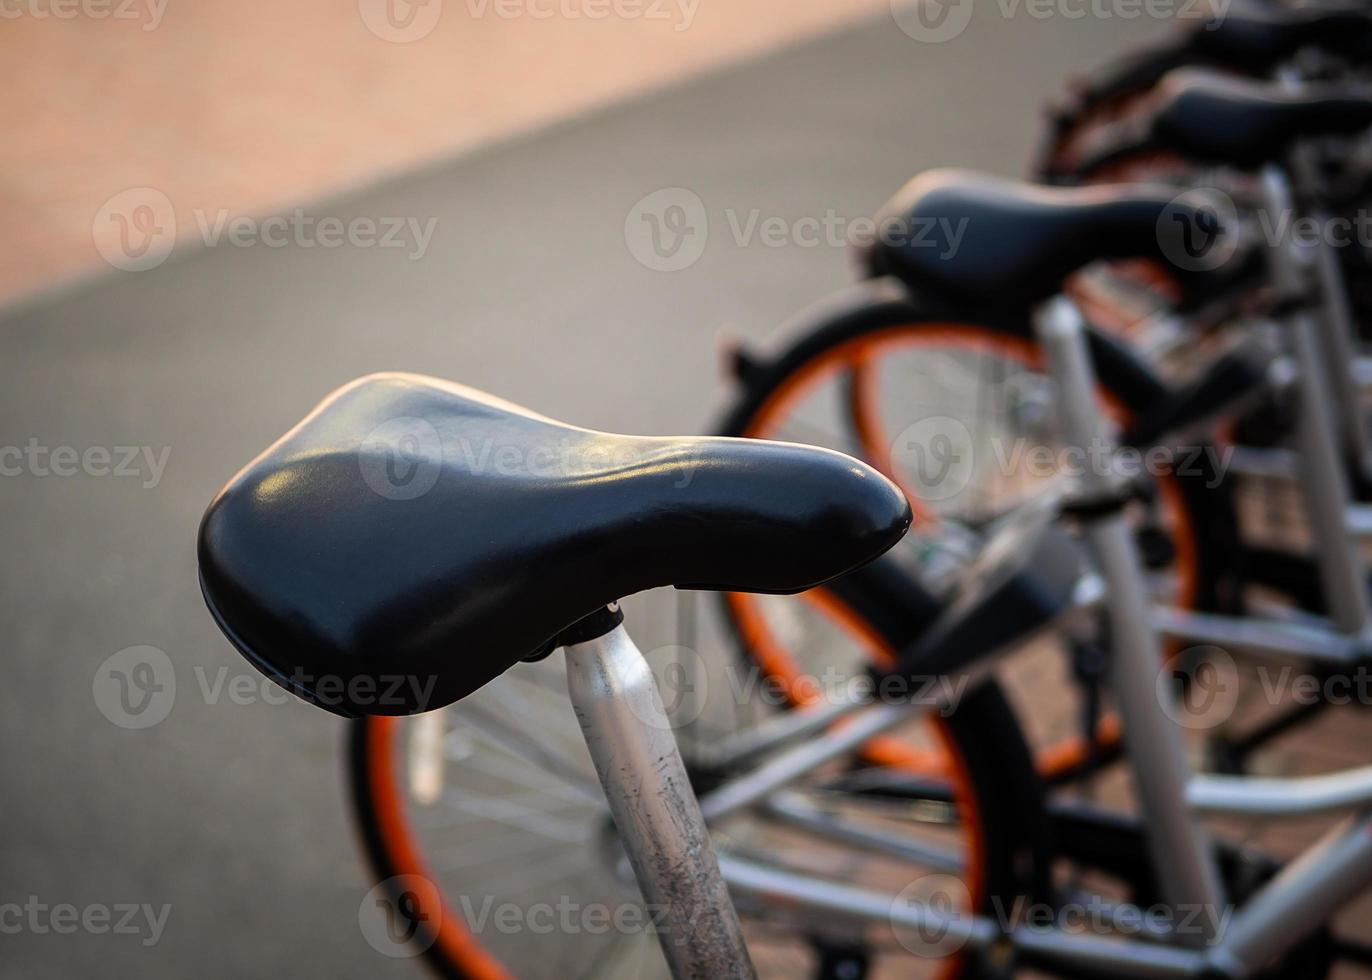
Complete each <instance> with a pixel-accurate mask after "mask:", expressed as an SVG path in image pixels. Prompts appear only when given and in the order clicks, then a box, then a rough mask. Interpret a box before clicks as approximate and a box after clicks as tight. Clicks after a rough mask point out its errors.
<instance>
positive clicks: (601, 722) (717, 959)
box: [566, 624, 756, 980]
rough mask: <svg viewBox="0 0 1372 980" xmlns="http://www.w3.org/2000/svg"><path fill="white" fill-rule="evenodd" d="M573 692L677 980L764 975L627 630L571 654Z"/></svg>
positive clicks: (640, 656) (654, 684)
mask: <svg viewBox="0 0 1372 980" xmlns="http://www.w3.org/2000/svg"><path fill="white" fill-rule="evenodd" d="M566 658H567V690H568V693H569V694H570V695H571V700H572V707H573V708H574V710H575V711H576V717H577V721H578V722H579V723H580V725H581V731H582V734H583V735H584V736H585V739H586V747H587V748H588V749H589V750H590V753H591V759H592V761H593V762H594V763H595V768H596V772H597V773H598V774H599V776H600V783H601V786H602V787H604V790H605V797H606V799H607V801H608V802H609V804H610V812H611V814H612V815H613V816H614V821H615V826H616V827H617V828H618V829H619V836H620V839H621V840H622V841H623V843H624V849H625V852H626V853H627V855H628V858H629V863H630V865H631V866H632V867H633V869H634V876H635V877H636V878H637V879H638V886H639V889H640V890H641V891H642V893H643V899H644V901H645V902H647V903H648V906H649V908H650V910H652V911H653V913H654V915H655V916H657V915H660V916H661V920H660V921H661V923H662V925H661V927H660V931H659V934H658V940H659V942H660V943H661V945H662V952H663V954H664V955H665V956H666V958H667V964H668V966H669V967H670V969H671V971H672V976H673V977H676V978H678V980H683V978H688V977H691V978H706V977H708V978H714V977H726V978H735V980H744V978H751V977H755V976H756V973H755V971H754V970H753V964H752V961H751V960H750V959H749V957H748V949H747V946H746V945H745V943H744V941H743V928H742V926H741V925H740V924H739V921H738V914H737V913H736V912H735V911H734V906H733V903H732V901H730V898H729V890H728V887H727V885H725V883H724V879H723V878H722V877H721V876H720V873H719V864H718V862H717V860H716V858H715V852H714V847H713V845H712V844H711V842H710V835H709V831H708V830H707V829H706V827H705V819H704V817H702V816H701V813H700V806H699V804H698V803H697V802H696V797H695V793H694V792H693V791H692V789H691V783H690V780H689V779H688V778H687V776H686V767H685V765H684V764H683V763H682V761H681V754H680V752H678V751H677V744H676V736H675V735H674V734H673V732H672V726H671V723H670V722H669V721H668V720H667V712H666V710H665V709H664V708H663V705H662V696H661V694H659V692H658V689H657V682H656V681H655V680H654V679H653V672H652V670H651V669H650V668H649V666H648V663H647V661H646V660H644V659H643V654H642V653H640V652H639V650H638V647H636V646H635V645H634V642H633V640H632V639H630V638H629V634H628V632H627V631H626V630H625V629H624V627H623V625H622V624H621V625H619V626H617V627H615V629H613V630H612V631H611V632H609V633H606V634H605V635H604V636H601V637H597V638H596V639H593V640H588V641H586V642H584V643H576V644H572V645H570V646H568V647H567V648H566Z"/></svg>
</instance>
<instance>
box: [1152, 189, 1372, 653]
mask: <svg viewBox="0 0 1372 980" xmlns="http://www.w3.org/2000/svg"><path fill="white" fill-rule="evenodd" d="M1261 178H1262V197H1263V207H1264V208H1265V209H1266V210H1267V212H1268V214H1270V215H1272V216H1274V222H1276V219H1278V218H1280V217H1281V216H1284V215H1291V214H1293V213H1294V207H1295V203H1296V202H1295V200H1294V196H1293V194H1292V192H1291V187H1290V183H1289V181H1288V179H1287V177H1286V174H1285V172H1284V171H1283V170H1282V169H1281V168H1280V167H1278V166H1276V165H1268V166H1267V167H1265V168H1264V169H1263V171H1262V175H1261ZM1276 224H1279V222H1276ZM1274 226H1275V224H1274ZM1268 257H1269V270H1270V275H1271V279H1272V282H1273V285H1274V287H1275V289H1276V292H1277V295H1278V297H1279V299H1281V300H1283V301H1285V302H1286V303H1288V304H1289V305H1291V306H1293V307H1294V308H1295V311H1294V312H1292V313H1290V314H1289V315H1288V316H1287V318H1286V322H1285V323H1284V324H1283V327H1284V332H1285V334H1286V336H1287V338H1288V342H1289V345H1290V350H1291V357H1292V359H1293V361H1294V364H1295V369H1296V371H1295V373H1296V379H1295V386H1296V389H1297V390H1296V396H1297V399H1298V411H1297V425H1296V433H1295V435H1296V439H1297V445H1296V448H1295V451H1294V452H1293V453H1292V466H1291V467H1290V468H1291V470H1292V471H1293V473H1292V475H1294V476H1296V477H1297V478H1298V479H1299V480H1300V482H1301V487H1302V489H1303V491H1304V494H1303V498H1304V502H1305V510H1306V515H1307V518H1308V521H1309V525H1310V531H1311V536H1312V538H1313V548H1312V551H1313V553H1314V556H1315V560H1316V564H1317V567H1318V569H1319V574H1320V584H1321V585H1322V586H1323V590H1324V594H1325V597H1326V600H1327V603H1328V607H1329V614H1328V621H1327V625H1325V624H1323V623H1320V624H1313V623H1312V624H1299V623H1285V622H1278V623H1272V624H1267V623H1263V624H1262V626H1261V628H1257V627H1256V625H1255V622H1254V621H1253V620H1250V619H1243V618H1237V617H1228V616H1215V615H1207V614H1202V613H1195V612H1191V611H1189V610H1181V609H1158V610H1155V612H1154V615H1153V623H1154V625H1155V627H1157V628H1158V629H1160V630H1162V631H1163V632H1164V633H1166V634H1167V635H1170V636H1173V637H1177V638H1179V639H1185V640H1191V641H1193V642H1202V643H1211V644H1214V645H1216V646H1221V647H1228V648H1230V649H1238V650H1243V651H1245V652H1250V653H1256V654H1259V655H1273V654H1276V655H1283V654H1292V655H1296V656H1302V657H1308V658H1312V659H1317V660H1321V661H1325V662H1329V663H1345V664H1347V663H1351V662H1355V661H1357V660H1358V659H1359V658H1361V657H1363V656H1366V655H1367V654H1368V652H1369V649H1370V648H1372V647H1370V645H1369V639H1372V602H1369V596H1368V587H1367V582H1368V577H1367V565H1366V563H1365V562H1364V560H1363V557H1362V554H1361V552H1360V551H1359V550H1358V545H1357V542H1356V540H1355V535H1354V533H1353V531H1354V530H1355V528H1354V525H1355V524H1356V523H1357V521H1358V519H1359V517H1360V511H1359V510H1358V509H1357V508H1355V507H1354V506H1353V505H1352V503H1351V499H1350V493H1349V489H1348V480H1347V474H1346V471H1345V469H1344V461H1343V455H1342V454H1341V452H1340V442H1341V441H1342V442H1343V443H1344V445H1345V447H1346V448H1347V451H1348V453H1349V455H1350V456H1352V457H1354V458H1355V459H1357V460H1365V459H1366V456H1365V455H1364V449H1363V443H1364V441H1365V440H1366V439H1367V425H1366V421H1365V420H1363V419H1362V417H1361V411H1362V409H1361V405H1360V404H1359V398H1358V392H1357V385H1356V384H1355V383H1354V378H1353V375H1352V373H1351V366H1352V364H1353V357H1352V354H1351V350H1352V348H1351V330H1352V324H1351V320H1350V318H1349V316H1348V310H1347V303H1346V296H1344V293H1343V283H1342V279H1341V277H1340V271H1339V269H1338V256H1337V255H1335V254H1333V252H1332V249H1331V248H1329V247H1327V243H1326V246H1322V247H1321V248H1320V249H1319V250H1317V254H1315V255H1313V256H1312V255H1311V254H1309V253H1307V252H1305V251H1303V250H1302V247H1301V245H1300V244H1299V243H1298V242H1296V241H1295V240H1294V239H1291V238H1290V237H1288V238H1287V239H1286V240H1283V241H1280V242H1273V243H1271V246H1270V247H1269V249H1268ZM1312 259H1313V260H1314V265H1315V268H1313V269H1312ZM1312 272H1313V273H1315V274H1317V275H1318V276H1319V285H1320V287H1321V289H1320V293H1321V295H1322V297H1323V301H1324V307H1325V308H1324V310H1323V314H1324V315H1323V316H1321V315H1320V314H1319V312H1317V311H1316V310H1314V309H1308V308H1306V307H1305V306H1304V305H1302V300H1303V299H1304V298H1305V297H1307V296H1308V295H1309V294H1310V292H1309V289H1308V288H1307V286H1308V285H1309V284H1310V283H1311V281H1312V280H1311V276H1312ZM1326 392H1330V393H1332V394H1330V395H1328V396H1327V395H1326ZM1331 401H1332V402H1333V404H1332V406H1331V404H1330V402H1331ZM1341 436H1342V439H1341Z"/></svg>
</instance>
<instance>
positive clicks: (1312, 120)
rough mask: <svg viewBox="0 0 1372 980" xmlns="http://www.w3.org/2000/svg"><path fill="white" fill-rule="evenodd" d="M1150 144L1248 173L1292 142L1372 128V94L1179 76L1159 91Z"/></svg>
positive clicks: (1341, 87)
mask: <svg viewBox="0 0 1372 980" xmlns="http://www.w3.org/2000/svg"><path fill="white" fill-rule="evenodd" d="M1156 98H1157V105H1156V108H1155V109H1154V111H1153V112H1152V113H1151V120H1150V127H1149V136H1148V142H1149V143H1150V144H1151V145H1152V146H1154V147H1156V148H1158V149H1163V150H1171V151H1174V152H1177V153H1181V154H1184V155H1185V156H1188V157H1191V158H1192V159H1197V160H1206V161H1210V162H1214V163H1225V164H1232V165H1234V166H1239V167H1253V166H1257V165H1259V164H1262V163H1266V162H1267V161H1269V160H1277V159H1279V158H1280V156H1281V154H1282V153H1283V152H1284V151H1285V150H1286V149H1287V148H1288V147H1289V146H1290V145H1291V144H1292V143H1294V142H1295V141H1296V140H1299V139H1306V138H1315V137H1321V136H1340V135H1348V134H1352V133H1357V132H1360V131H1362V130H1364V129H1367V128H1368V127H1372V91H1369V90H1367V89H1366V88H1365V87H1361V86H1352V85H1347V84H1310V85H1303V86H1301V88H1299V89H1288V88H1286V87H1284V86H1282V85H1278V84H1275V83H1270V82H1260V81H1254V80H1251V79H1245V78H1237V77H1234V76H1232V75H1222V74H1217V73H1214V72H1205V71H1198V70H1194V69H1181V70H1178V71H1174V72H1170V73H1168V74H1167V75H1166V76H1165V77H1164V78H1163V80H1162V81H1161V82H1160V83H1159V84H1158V89H1157V93H1156Z"/></svg>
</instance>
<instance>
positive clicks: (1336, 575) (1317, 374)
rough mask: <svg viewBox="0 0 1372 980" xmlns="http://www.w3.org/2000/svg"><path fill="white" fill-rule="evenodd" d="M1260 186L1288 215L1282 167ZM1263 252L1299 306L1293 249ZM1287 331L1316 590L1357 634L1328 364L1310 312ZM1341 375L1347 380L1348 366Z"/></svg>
mask: <svg viewBox="0 0 1372 980" xmlns="http://www.w3.org/2000/svg"><path fill="white" fill-rule="evenodd" d="M1262 188H1263V203H1264V206H1265V207H1266V208H1267V209H1268V212H1269V213H1270V214H1271V215H1273V216H1274V217H1280V216H1281V215H1289V214H1291V213H1293V212H1292V208H1293V204H1294V202H1293V200H1292V195H1291V189H1290V186H1289V184H1288V182H1287V179H1286V175H1285V174H1284V173H1283V172H1282V170H1281V168H1279V167H1277V166H1275V165H1271V164H1269V165H1268V166H1267V167H1265V168H1264V169H1263V172H1262ZM1268 254H1269V261H1270V264H1271V273H1272V280H1273V283H1274V285H1275V286H1276V289H1277V295H1278V297H1279V299H1281V300H1284V301H1294V302H1296V303H1299V301H1300V300H1301V299H1302V298H1303V297H1304V296H1305V295H1306V289H1305V283H1306V278H1307V271H1308V270H1307V269H1306V266H1305V262H1304V258H1303V256H1302V255H1301V253H1300V247H1299V245H1298V244H1297V243H1296V242H1295V241H1293V240H1291V239H1289V238H1288V239H1287V240H1285V241H1281V242H1274V243H1272V247H1271V248H1269V250H1268ZM1336 261H1337V259H1336ZM1286 327H1287V332H1288V334H1289V335H1290V342H1291V348H1292V354H1293V355H1294V357H1295V360H1296V365H1297V370H1298V374H1299V380H1298V382H1297V383H1298V385H1299V389H1300V390H1299V392H1298V398H1299V408H1298V411H1297V424H1296V438H1297V439H1298V440H1299V445H1298V447H1297V448H1298V450H1299V452H1300V454H1301V461H1302V463H1303V464H1304V469H1305V473H1304V474H1303V475H1304V477H1305V480H1304V489H1305V500H1306V509H1307V512H1308V515H1309V520H1310V530H1311V533H1312V535H1313V537H1314V539H1315V542H1314V543H1315V553H1316V556H1317V558H1318V560H1319V568H1320V578H1321V584H1322V585H1323V586H1324V591H1325V597H1326V600H1327V602H1328V604H1329V615H1330V619H1331V620H1332V621H1333V623H1334V626H1335V627H1336V628H1337V629H1339V630H1341V631H1343V632H1345V633H1362V632H1364V631H1365V630H1366V629H1367V627H1368V623H1369V607H1368V596H1367V568H1366V566H1365V565H1364V563H1363V561H1362V557H1361V555H1360V554H1359V553H1358V551H1357V547H1356V544H1355V542H1354V541H1353V540H1352V538H1351V535H1350V534H1349V532H1348V510H1349V506H1348V505H1349V493H1348V485H1347V477H1346V474H1345V472H1344V468H1343V461H1342V459H1341V458H1340V455H1339V451H1338V445H1337V437H1336V433H1337V431H1338V428H1337V425H1338V423H1337V421H1336V420H1335V418H1334V415H1333V412H1331V411H1330V407H1329V405H1328V403H1327V402H1326V400H1325V398H1324V397H1323V388H1324V381H1326V380H1327V379H1328V375H1329V372H1328V371H1327V370H1326V366H1327V365H1328V363H1329V358H1328V356H1327V351H1326V350H1325V349H1324V347H1325V345H1324V344H1323V343H1322V340H1323V337H1322V335H1321V330H1320V323H1319V319H1318V317H1317V316H1316V315H1315V314H1314V313H1313V312H1312V311H1310V310H1307V309H1303V308H1298V309H1297V310H1296V312H1295V313H1293V314H1291V315H1290V317H1289V318H1288V320H1287V323H1286ZM1339 371H1340V372H1342V373H1344V374H1347V371H1348V366H1347V364H1344V365H1342V366H1340V368H1339ZM1335 387H1336V388H1337V385H1335Z"/></svg>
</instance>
